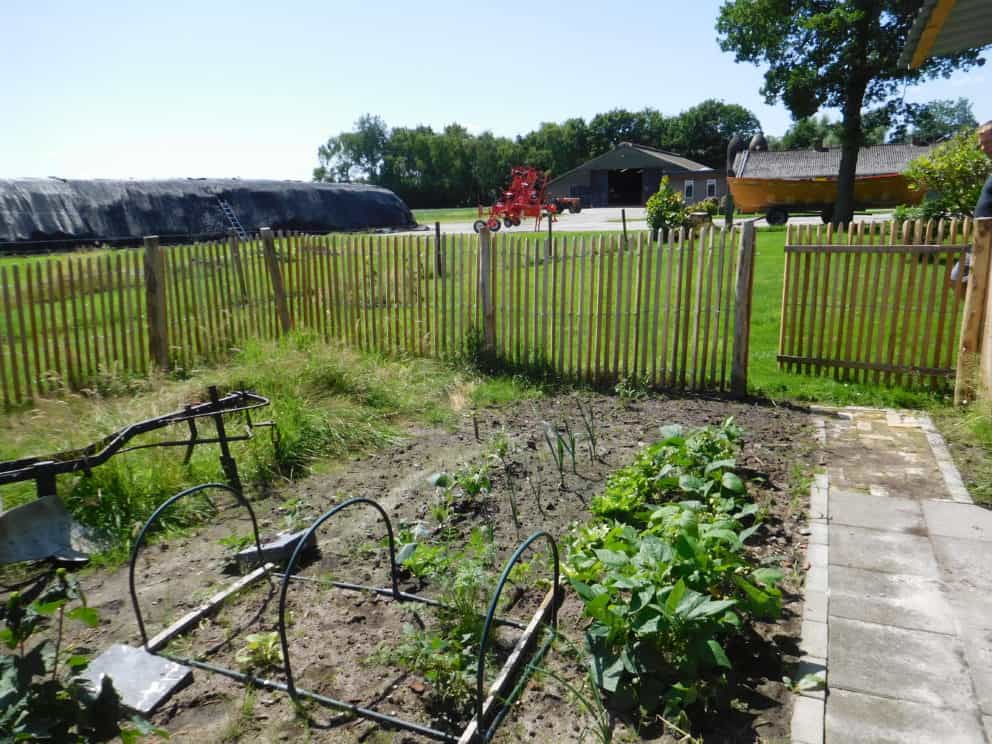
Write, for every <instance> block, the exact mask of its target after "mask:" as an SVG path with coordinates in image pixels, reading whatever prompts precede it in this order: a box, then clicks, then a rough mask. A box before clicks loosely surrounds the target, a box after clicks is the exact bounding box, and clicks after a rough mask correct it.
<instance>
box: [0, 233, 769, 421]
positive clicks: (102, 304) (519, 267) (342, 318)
mask: <svg viewBox="0 0 992 744" xmlns="http://www.w3.org/2000/svg"><path fill="white" fill-rule="evenodd" d="M753 260H754V230H753V226H751V225H750V224H748V225H746V226H744V228H743V229H742V228H740V227H736V228H733V229H730V230H725V229H722V228H709V227H707V228H705V229H703V230H702V231H701V232H700V231H695V232H689V233H687V234H682V233H681V232H673V233H672V234H671V235H670V236H669V239H668V240H667V241H664V242H658V241H655V240H652V239H650V236H649V235H648V234H647V233H639V234H632V235H630V236H629V238H626V237H625V236H623V235H621V234H620V233H617V234H613V235H601V236H591V237H590V236H567V235H566V236H561V235H558V236H554V238H553V239H552V240H550V241H549V239H548V238H546V237H545V236H543V235H535V234H533V233H531V234H520V233H518V234H514V235H508V234H497V235H489V234H485V233H484V234H483V235H482V236H475V235H441V236H440V238H439V239H438V238H436V237H435V236H433V235H422V236H421V235H402V236H378V235H351V236H342V235H335V236H331V235H324V236H312V235H300V234H274V233H273V232H272V231H270V230H263V231H262V233H261V234H260V235H259V236H257V237H253V238H251V239H248V240H237V239H234V238H232V239H230V240H226V241H219V242H207V243H196V244H191V245H178V246H160V245H159V242H158V240H157V239H156V238H154V237H151V238H147V239H146V240H145V244H144V247H143V248H142V249H122V250H117V251H114V252H113V253H105V254H99V255H70V256H63V257H59V258H51V259H46V260H39V261H35V262H32V263H29V264H27V265H25V266H15V267H11V268H2V269H0V285H2V301H3V308H2V309H3V314H4V319H3V322H2V323H0V355H2V363H0V388H2V391H3V399H4V403H5V404H6V405H8V406H9V405H14V404H19V403H21V402H23V401H26V400H30V399H32V398H34V397H36V396H45V395H48V394H51V393H53V392H56V391H58V390H59V389H62V388H65V387H68V388H70V389H77V390H78V389H84V388H87V387H92V386H99V385H100V384H101V380H104V381H106V380H113V379H116V378H118V377H120V376H121V375H143V374H145V373H147V372H148V370H149V369H150V368H152V367H153V366H155V367H159V368H166V369H169V368H185V369H190V368H193V367H196V366H198V365H203V364H213V363H220V362H222V361H223V360H224V359H225V358H227V357H229V355H230V354H231V353H232V352H233V351H235V350H236V349H238V348H239V347H240V346H242V345H243V344H244V343H245V342H247V341H249V340H251V339H275V338H278V337H280V336H282V335H284V334H286V333H288V332H291V331H293V330H304V331H308V332H311V333H315V334H317V335H318V336H320V337H321V338H323V339H325V340H327V341H332V340H337V341H339V342H342V343H345V344H348V345H350V346H353V347H355V348H358V349H362V350H368V351H377V352H381V353H387V354H397V353H403V354H411V355H422V356H433V357H438V358H451V357H459V356H465V355H478V354H486V355H488V356H489V358H490V359H492V360H495V361H496V362H497V363H501V364H503V365H505V366H507V367H508V368H520V369H532V370H533V369H537V368H540V369H541V370H543V371H545V372H548V371H550V372H551V373H554V374H557V375H559V376H561V377H562V378H568V379H574V380H583V381H588V382H592V383H596V384H612V383H615V382H617V381H619V380H622V379H629V380H632V381H635V380H636V383H637V384H640V385H649V386H655V387H663V388H675V389H689V390H710V391H724V390H732V391H733V392H736V393H738V394H742V393H743V392H744V389H745V387H746V367H747V340H748V334H747V325H748V319H749V317H750V287H751V272H752V270H753Z"/></svg>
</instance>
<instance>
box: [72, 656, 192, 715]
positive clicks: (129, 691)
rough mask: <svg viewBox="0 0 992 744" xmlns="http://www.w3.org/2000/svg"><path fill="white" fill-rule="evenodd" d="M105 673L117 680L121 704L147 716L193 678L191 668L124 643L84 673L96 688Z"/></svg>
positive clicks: (101, 657) (100, 657)
mask: <svg viewBox="0 0 992 744" xmlns="http://www.w3.org/2000/svg"><path fill="white" fill-rule="evenodd" d="M103 675H107V676H108V677H110V679H111V680H112V681H113V683H114V688H115V689H116V690H117V693H118V694H119V695H120V697H121V704H122V705H123V706H124V707H125V708H127V709H128V710H132V711H134V712H136V713H140V714H141V715H144V716H147V715H149V714H150V713H151V712H152V711H154V710H155V709H156V708H157V707H158V706H159V705H161V704H162V703H163V702H165V701H166V700H168V699H169V697H171V696H172V694H173V693H175V692H176V691H177V690H180V689H182V688H183V687H185V686H186V685H188V684H189V683H190V682H192V681H193V670H192V669H190V668H189V667H187V666H183V665H181V664H176V663H175V662H172V661H169V660H168V659H164V658H162V657H161V656H155V655H154V654H150V653H148V652H147V651H145V650H144V649H143V648H134V647H132V646H125V645H123V644H120V643H115V644H114V645H113V646H111V647H110V648H108V649H107V650H106V651H104V652H103V653H102V654H100V655H99V656H97V657H96V658H95V659H93V661H92V662H90V665H89V666H88V667H86V670H85V671H84V672H83V674H82V676H83V677H84V678H85V679H86V680H88V681H89V682H90V683H91V684H92V685H93V687H95V688H96V689H99V686H100V677H102V676H103Z"/></svg>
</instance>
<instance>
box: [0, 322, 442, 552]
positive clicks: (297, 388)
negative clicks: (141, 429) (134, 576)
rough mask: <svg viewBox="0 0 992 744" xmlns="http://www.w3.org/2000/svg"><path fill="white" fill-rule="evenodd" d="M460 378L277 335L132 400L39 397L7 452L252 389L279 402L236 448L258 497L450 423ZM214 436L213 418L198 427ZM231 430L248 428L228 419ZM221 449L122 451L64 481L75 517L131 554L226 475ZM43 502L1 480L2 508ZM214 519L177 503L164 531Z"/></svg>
mask: <svg viewBox="0 0 992 744" xmlns="http://www.w3.org/2000/svg"><path fill="white" fill-rule="evenodd" d="M459 379H460V378H459V373H458V372H456V371H455V370H453V369H452V368H450V367H447V366H445V365H443V364H440V363H437V362H432V361H429V360H422V359H387V358H384V357H381V356H378V355H370V354H361V353H357V352H354V351H350V350H348V349H346V348H344V347H341V346H338V345H328V344H324V343H321V342H319V341H318V340H317V338H316V337H315V336H313V335H312V334H295V335H292V336H288V337H286V338H284V339H282V340H281V341H279V342H260V341H259V342H251V343H248V344H247V345H246V346H245V347H244V348H243V349H242V350H240V351H239V352H238V353H237V354H236V355H235V356H234V357H233V358H232V359H231V361H230V362H229V363H228V364H226V365H225V366H224V367H222V368H217V369H209V370H202V371H197V370H193V371H191V372H190V375H189V377H188V379H185V380H174V379H170V378H167V377H162V376H160V377H157V378H151V379H149V380H147V381H146V382H145V383H143V386H142V387H141V390H140V392H135V391H133V390H131V388H128V391H129V395H128V396H127V397H104V396H101V395H99V394H97V393H96V392H92V393H91V394H89V395H72V394H67V395H66V396H65V397H63V398H61V399H52V400H39V401H37V402H36V408H34V409H32V410H30V411H25V412H21V413H17V414H12V415H8V416H5V417H2V418H0V458H2V459H16V458H20V457H27V456H37V455H45V454H49V453H52V452H58V451H63V450H68V449H74V448H77V447H80V446H84V445H86V444H89V443H91V442H94V441H98V440H100V439H101V438H103V437H104V436H106V435H107V434H108V433H110V432H112V431H115V430H118V429H120V428H123V427H124V426H126V425H128V424H131V423H134V422H136V421H141V420H143V419H145V418H148V417H150V416H154V415H159V414H161V413H164V412H168V411H171V410H176V409H178V408H180V407H181V406H182V405H184V404H186V403H189V402H192V401H195V400H200V399H203V397H204V395H205V390H206V388H207V387H208V386H209V385H217V386H218V387H219V388H220V389H221V390H222V391H226V390H233V389H240V388H244V389H249V390H253V391H255V392H257V393H259V394H261V395H264V396H267V397H269V398H270V399H271V401H272V405H271V406H270V407H269V408H267V409H262V410H260V411H256V412H254V415H253V420H254V421H256V422H257V421H259V420H261V419H271V420H273V421H274V422H275V424H276V426H275V428H273V429H256V430H255V432H254V435H255V436H254V438H253V439H252V440H251V441H250V442H242V443H234V444H232V452H233V454H234V457H235V459H236V461H237V463H238V467H239V470H240V473H241V478H242V480H243V481H244V482H245V484H246V485H247V486H249V488H250V489H253V490H254V491H255V492H260V491H264V490H266V489H267V488H269V487H270V486H272V485H274V484H276V483H278V482H280V481H284V480H288V479H294V478H298V477H301V476H303V475H306V474H308V473H309V472H310V470H311V468H312V467H313V465H314V463H316V462H318V461H319V460H320V459H322V458H334V457H340V456H343V455H346V454H348V453H352V452H358V451H367V450H370V449H373V448H377V447H382V446H385V445H389V444H391V443H393V442H396V441H397V440H398V439H399V426H400V425H401V424H402V423H404V422H405V421H408V420H410V421H412V420H420V421H428V422H430V423H436V422H438V421H446V420H449V419H453V416H454V414H453V412H452V411H451V407H450V402H449V400H448V391H449V390H450V389H451V388H452V387H453V386H455V385H456V383H457V382H458V381H459ZM199 428H200V430H201V435H203V436H212V434H213V431H212V428H213V427H212V423H211V422H209V421H207V420H204V421H203V422H201V424H200V427H199ZM227 430H228V432H229V433H230V434H240V433H243V431H244V427H243V424H242V422H241V421H240V420H238V419H237V418H234V417H228V420H227ZM185 434H186V432H185V431H182V432H178V431H175V430H171V429H163V430H161V431H159V432H157V433H155V434H150V435H147V436H146V437H143V438H142V439H141V443H146V442H150V441H153V440H154V439H155V438H156V437H157V438H160V439H177V438H180V437H183V436H185ZM223 479H224V478H223V473H222V471H221V468H220V464H219V451H218V448H217V446H216V445H203V446H199V447H197V448H196V449H195V450H194V452H193V454H192V457H191V458H190V460H189V462H188V463H184V462H183V457H182V455H181V454H179V451H178V450H177V449H176V448H174V447H171V448H152V449H145V450H141V451H139V452H134V453H128V454H125V455H121V456H117V457H114V458H112V459H111V460H109V461H108V462H107V463H105V464H103V465H100V466H98V467H95V468H93V469H92V471H91V472H89V473H78V474H75V475H73V476H64V477H62V478H60V479H59V483H58V487H59V494H60V495H61V496H62V498H63V500H64V501H65V503H66V505H67V507H68V508H69V510H70V512H71V513H72V514H73V515H74V516H75V517H76V519H78V520H79V521H80V522H82V523H83V524H84V525H87V526H88V527H91V528H93V530H94V531H95V532H96V534H97V536H98V537H99V538H101V539H102V540H103V542H104V544H105V546H106V552H105V553H104V554H103V555H102V556H101V557H98V562H99V560H102V561H104V562H110V563H116V562H118V561H120V560H122V559H124V558H125V557H126V555H127V551H128V549H129V547H130V542H131V539H132V538H133V535H134V534H135V533H136V530H137V528H138V527H139V526H140V525H141V524H142V523H143V522H144V520H145V519H147V517H148V516H149V515H150V514H151V512H152V511H153V510H154V509H155V508H156V507H157V506H158V505H159V504H161V503H162V502H163V501H165V500H166V499H167V498H169V497H170V496H172V495H173V494H175V493H176V492H178V491H180V490H182V489H183V488H186V487H189V486H190V485H194V484H197V483H203V482H208V481H217V480H223ZM33 498H35V493H34V484H33V483H24V484H17V485H15V486H9V487H5V488H4V491H3V503H4V508H11V507H13V506H16V505H17V504H19V503H24V502H26V501H29V500H31V499H33ZM213 514H214V510H213V507H212V505H211V503H210V502H209V501H208V500H207V499H206V498H203V499H197V498H191V499H187V500H183V501H180V502H179V503H177V504H176V505H175V506H174V507H172V508H171V509H170V510H169V511H168V513H166V514H164V515H163V520H162V523H161V529H162V530H164V531H165V532H173V531H177V530H183V529H185V528H188V527H190V526H192V525H194V524H197V523H200V522H202V521H203V520H204V519H206V518H208V517H211V516H212V515H213Z"/></svg>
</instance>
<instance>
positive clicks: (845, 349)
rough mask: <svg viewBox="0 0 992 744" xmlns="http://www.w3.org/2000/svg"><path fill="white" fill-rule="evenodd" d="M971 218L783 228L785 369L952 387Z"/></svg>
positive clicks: (781, 332)
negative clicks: (838, 228)
mask: <svg viewBox="0 0 992 744" xmlns="http://www.w3.org/2000/svg"><path fill="white" fill-rule="evenodd" d="M970 231H971V222H970V221H967V220H965V221H960V222H959V221H957V220H951V221H946V222H945V221H940V222H934V221H930V222H926V223H924V222H922V221H917V222H909V221H906V222H903V223H901V224H899V223H896V222H885V223H882V222H874V223H873V222H858V223H854V224H852V225H851V226H850V229H849V230H847V231H836V232H835V231H833V230H832V229H831V228H830V227H824V226H816V227H815V228H814V227H813V226H812V225H802V226H792V225H790V227H789V230H788V232H787V234H786V245H785V281H784V284H783V290H782V316H781V325H780V329H779V344H778V347H779V350H778V362H779V366H780V367H781V368H783V369H786V370H788V371H791V372H797V373H803V374H816V375H821V374H831V373H832V374H833V375H834V377H835V378H836V379H838V380H849V381H855V382H872V383H879V382H881V383H884V384H893V383H894V384H897V385H902V386H907V387H918V386H922V385H925V384H929V385H930V386H931V387H934V388H946V387H949V386H950V385H952V384H953V378H954V373H955V363H956V359H957V347H958V336H959V329H960V323H961V309H962V306H963V304H964V295H965V287H966V281H964V279H965V275H966V272H965V271H964V270H963V269H964V267H965V265H966V260H965V256H966V255H967V254H969V253H970V252H971V244H970V242H969V241H970V239H971V235H970Z"/></svg>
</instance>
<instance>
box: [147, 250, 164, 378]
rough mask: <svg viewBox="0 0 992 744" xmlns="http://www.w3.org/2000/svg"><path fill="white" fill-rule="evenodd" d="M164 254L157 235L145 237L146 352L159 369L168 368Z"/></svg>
mask: <svg viewBox="0 0 992 744" xmlns="http://www.w3.org/2000/svg"><path fill="white" fill-rule="evenodd" d="M165 290H166V287H165V254H164V253H162V248H161V246H160V245H159V242H158V236H157V235H148V236H147V237H145V299H146V301H147V305H148V352H149V354H150V355H151V358H152V361H154V362H155V364H157V365H158V366H159V367H160V368H161V369H168V368H169V326H168V324H167V323H166V315H165V313H166V305H165Z"/></svg>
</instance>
